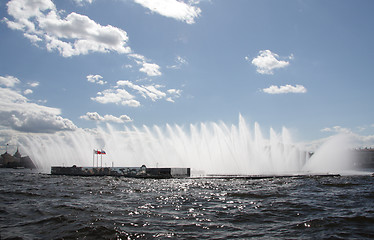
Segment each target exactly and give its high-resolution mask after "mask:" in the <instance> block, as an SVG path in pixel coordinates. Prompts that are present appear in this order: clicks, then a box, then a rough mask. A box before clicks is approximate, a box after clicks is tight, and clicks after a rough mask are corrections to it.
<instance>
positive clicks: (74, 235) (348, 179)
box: [0, 169, 374, 239]
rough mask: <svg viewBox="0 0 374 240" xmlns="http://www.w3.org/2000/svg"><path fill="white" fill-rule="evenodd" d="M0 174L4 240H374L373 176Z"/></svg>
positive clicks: (0, 226) (0, 222)
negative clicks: (155, 177) (248, 177)
mask: <svg viewBox="0 0 374 240" xmlns="http://www.w3.org/2000/svg"><path fill="white" fill-rule="evenodd" d="M0 174H1V181H0V239H152V238H155V239H165V238H171V239H230V238H239V239H240V238H241V239H248V238H255V239H372V238H374V228H373V226H374V187H373V186H374V185H373V180H374V178H373V177H372V176H370V175H362V176H342V177H308V178H307V177H305V178H274V179H257V180H245V179H230V180H225V179H207V178H199V179H193V178H192V179H165V180H152V179H128V178H116V177H66V176H51V175H46V174H39V173H34V172H31V171H30V170H12V169H10V170H9V169H0Z"/></svg>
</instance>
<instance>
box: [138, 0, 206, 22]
mask: <svg viewBox="0 0 374 240" xmlns="http://www.w3.org/2000/svg"><path fill="white" fill-rule="evenodd" d="M135 2H136V3H139V4H140V5H142V6H143V7H145V8H148V9H149V10H151V11H152V12H155V13H158V14H160V15H162V16H165V17H170V18H174V19H176V20H179V21H183V22H186V23H188V24H193V23H195V18H198V17H199V16H200V14H201V9H200V8H198V7H195V6H192V5H189V4H187V3H185V2H182V1H177V0H135Z"/></svg>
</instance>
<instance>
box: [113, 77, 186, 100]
mask: <svg viewBox="0 0 374 240" xmlns="http://www.w3.org/2000/svg"><path fill="white" fill-rule="evenodd" d="M121 86H125V87H128V88H130V89H132V90H135V91H137V92H138V93H139V94H140V95H141V96H142V97H143V98H145V99H147V98H149V99H151V100H152V101H153V102H155V101H157V100H160V99H166V101H169V102H174V99H176V98H179V97H180V96H181V93H182V90H179V89H169V90H167V91H166V92H163V91H161V90H160V88H162V87H163V86H161V85H137V84H134V83H132V82H130V81H127V80H121V81H118V82H117V87H121Z"/></svg>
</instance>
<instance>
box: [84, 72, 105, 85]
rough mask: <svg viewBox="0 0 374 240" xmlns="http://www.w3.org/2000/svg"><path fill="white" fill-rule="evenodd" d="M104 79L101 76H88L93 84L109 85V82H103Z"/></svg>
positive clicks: (88, 79)
mask: <svg viewBox="0 0 374 240" xmlns="http://www.w3.org/2000/svg"><path fill="white" fill-rule="evenodd" d="M102 79H103V77H102V76H100V75H92V74H91V75H88V76H87V81H89V82H91V83H97V84H100V85H104V84H106V83H108V82H107V81H103V80H102Z"/></svg>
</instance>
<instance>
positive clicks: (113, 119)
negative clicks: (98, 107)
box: [80, 112, 132, 123]
mask: <svg viewBox="0 0 374 240" xmlns="http://www.w3.org/2000/svg"><path fill="white" fill-rule="evenodd" d="M80 118H81V119H85V120H91V121H96V122H114V123H125V122H131V121H132V119H131V118H130V117H129V116H127V115H121V116H120V117H115V116H113V115H105V116H100V114H98V113H97V112H87V113H86V115H83V116H81V117H80Z"/></svg>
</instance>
